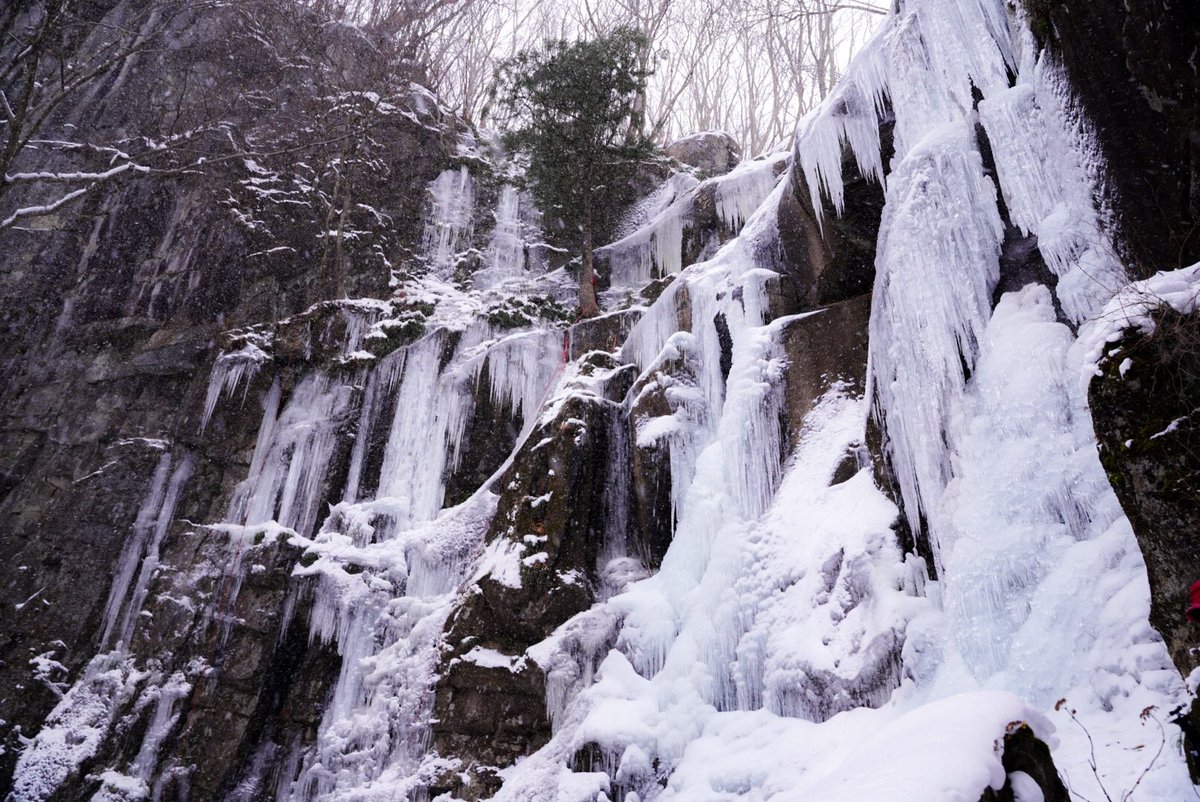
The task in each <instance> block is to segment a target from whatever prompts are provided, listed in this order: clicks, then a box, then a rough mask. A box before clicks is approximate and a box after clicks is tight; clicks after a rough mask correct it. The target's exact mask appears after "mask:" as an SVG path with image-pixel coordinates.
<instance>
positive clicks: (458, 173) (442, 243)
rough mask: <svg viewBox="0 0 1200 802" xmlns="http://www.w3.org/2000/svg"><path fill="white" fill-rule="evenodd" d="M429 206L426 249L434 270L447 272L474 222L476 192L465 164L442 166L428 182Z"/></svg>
mask: <svg viewBox="0 0 1200 802" xmlns="http://www.w3.org/2000/svg"><path fill="white" fill-rule="evenodd" d="M429 192H430V195H431V196H432V197H431V201H430V204H431V207H430V213H429V222H428V223H426V225H425V237H424V240H425V252H426V254H427V255H428V257H429V259H430V263H431V265H432V267H433V272H434V273H435V274H436V275H438V276H441V277H443V278H444V277H447V276H449V274H450V272H451V271H452V270H453V269H454V261H455V256H456V255H457V254H458V249H459V247H460V246H461V245H462V244H463V242H464V240H468V239H470V237H471V233H472V228H473V226H474V212H475V195H474V183H473V181H472V179H471V171H470V170H468V169H467V168H466V167H465V166H463V167H460V168H459V169H458V170H444V171H443V172H442V173H441V174H440V175H439V176H438V177H437V178H436V179H434V181H433V183H431V184H430V185H429Z"/></svg>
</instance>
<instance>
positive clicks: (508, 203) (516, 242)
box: [490, 184, 525, 276]
mask: <svg viewBox="0 0 1200 802" xmlns="http://www.w3.org/2000/svg"><path fill="white" fill-rule="evenodd" d="M520 211H521V194H520V192H519V191H518V190H517V188H516V187H514V186H512V185H510V184H505V185H504V188H503V189H501V190H500V203H499V205H498V206H497V207H496V228H495V230H493V232H492V244H491V248H490V251H491V260H490V264H491V267H492V269H493V270H494V271H495V272H496V274H497V275H498V276H513V275H517V274H519V273H520V272H521V271H522V270H523V269H524V267H525V240H524V237H523V236H522V233H523V232H522V231H521V215H520Z"/></svg>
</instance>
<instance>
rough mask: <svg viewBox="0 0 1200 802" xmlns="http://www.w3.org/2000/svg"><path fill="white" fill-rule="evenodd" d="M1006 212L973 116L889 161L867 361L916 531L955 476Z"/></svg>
mask: <svg viewBox="0 0 1200 802" xmlns="http://www.w3.org/2000/svg"><path fill="white" fill-rule="evenodd" d="M1002 233H1003V224H1002V223H1001V221H1000V215H999V213H998V212H997V210H996V199H995V190H994V189H993V187H992V184H991V182H989V181H988V179H987V178H986V177H985V176H984V174H983V164H982V158H981V157H980V155H979V153H978V152H977V151H976V150H975V149H974V140H973V135H972V131H971V128H970V126H969V125H968V124H967V123H965V122H964V123H962V124H960V125H957V126H947V127H945V128H943V129H940V130H939V132H938V135H937V136H930V137H927V138H926V139H925V140H923V141H922V145H921V147H920V148H918V149H916V150H914V151H913V152H912V153H910V154H909V155H908V156H907V157H906V158H905V159H904V160H903V161H902V162H901V163H900V164H899V165H898V166H897V167H896V169H895V171H894V172H893V173H892V177H891V180H890V181H889V184H888V189H887V205H886V206H885V210H884V216H883V221H882V223H881V226H880V233H879V247H878V251H877V256H876V274H877V278H876V282H875V294H874V297H873V301H872V308H871V337H870V343H871V345H870V349H871V356H870V365H871V376H872V381H873V383H874V389H875V393H876V398H877V403H878V409H879V414H880V417H881V419H882V421H883V424H884V426H885V428H886V431H887V432H888V435H889V437H890V442H889V454H890V455H891V459H892V465H893V468H894V470H895V472H896V478H897V481H898V482H899V484H900V489H901V494H902V495H903V498H904V510H905V514H906V515H907V517H908V520H909V525H910V526H912V527H913V531H920V529H921V526H922V521H921V519H922V516H930V521H929V526H930V529H931V534H932V536H933V538H932V539H933V542H934V546H935V556H936V552H937V539H938V537H939V536H940V532H939V531H938V523H937V519H936V516H934V513H935V512H936V511H937V509H938V503H939V500H940V498H941V494H942V492H943V491H944V489H945V487H946V483H947V482H948V481H949V479H950V454H951V453H952V452H953V448H954V443H953V437H954V435H953V433H952V432H951V431H950V430H949V428H948V427H949V425H950V423H949V422H950V417H951V413H952V412H953V411H954V409H955V408H956V406H957V404H958V402H959V398H960V396H961V394H962V391H963V385H964V382H965V381H966V377H965V376H964V374H963V369H964V367H965V368H966V369H967V370H971V369H973V367H974V364H975V359H976V357H977V356H978V353H979V343H980V339H981V337H982V335H983V331H984V328H985V327H986V326H987V322H988V319H989V317H990V316H991V304H992V290H993V288H994V287H995V285H996V281H997V278H998V272H999V255H1000V240H1001V236H1002Z"/></svg>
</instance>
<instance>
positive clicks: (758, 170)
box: [714, 157, 784, 234]
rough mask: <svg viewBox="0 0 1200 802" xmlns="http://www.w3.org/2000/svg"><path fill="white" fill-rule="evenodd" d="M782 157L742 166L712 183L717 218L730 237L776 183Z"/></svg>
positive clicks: (781, 165) (760, 203) (748, 217)
mask: <svg viewBox="0 0 1200 802" xmlns="http://www.w3.org/2000/svg"><path fill="white" fill-rule="evenodd" d="M783 161H784V158H783V157H776V158H770V159H762V160H759V161H753V162H744V163H743V164H740V165H738V167H737V168H735V169H734V171H733V172H731V173H729V174H728V175H724V176H721V177H720V178H717V179H714V183H715V184H716V202H717V215H718V216H719V217H720V218H721V221H722V222H723V223H724V224H725V227H726V228H728V229H729V230H730V231H732V232H733V233H735V234H736V233H737V232H738V231H740V230H741V228H742V226H743V225H744V224H745V222H746V221H747V220H749V219H750V215H752V214H754V211H755V210H756V209H758V207H759V206H761V205H762V202H763V201H765V200H766V199H767V196H768V195H770V194H771V190H772V189H774V188H775V185H776V184H777V183H778V182H779V174H778V170H780V169H782V167H783V164H782V162H783Z"/></svg>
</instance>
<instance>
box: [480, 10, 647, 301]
mask: <svg viewBox="0 0 1200 802" xmlns="http://www.w3.org/2000/svg"><path fill="white" fill-rule="evenodd" d="M646 47H647V42H646V38H645V37H644V36H643V35H642V34H641V33H640V32H638V31H635V30H633V29H630V28H618V29H617V30H615V31H613V32H612V33H611V34H608V35H607V36H603V37H600V38H597V39H591V40H586V41H576V42H568V41H565V40H557V41H548V42H546V43H545V45H544V46H543V47H541V48H537V49H532V50H523V51H521V52H520V53H518V54H517V55H516V56H513V57H512V58H510V59H508V60H507V61H505V62H503V63H502V64H501V65H500V67H499V68H498V69H497V71H496V82H495V85H494V87H493V90H492V92H493V97H494V98H495V99H496V100H497V101H498V102H499V105H500V107H501V109H502V110H503V111H505V112H506V113H507V117H508V119H507V123H508V125H509V131H508V133H506V134H505V145H506V147H508V148H509V150H511V151H513V152H516V153H520V154H523V155H524V156H525V157H526V158H527V160H528V169H527V173H526V176H527V179H528V182H529V184H530V185H531V187H532V191H533V196H534V199H535V200H536V201H537V203H538V206H539V207H540V208H541V210H542V212H543V213H544V214H546V216H547V217H548V218H550V219H554V218H557V219H558V220H560V221H561V222H562V224H563V228H562V231H561V235H560V239H562V240H564V241H563V242H562V244H564V245H567V246H572V247H575V248H577V249H578V250H579V252H580V253H581V254H582V259H583V269H582V272H581V275H580V278H579V311H580V315H581V316H583V317H591V316H594V315H596V314H598V313H599V311H600V309H599V306H598V305H597V304H596V292H595V285H594V280H593V276H594V267H593V265H594V248H595V238H596V235H597V233H599V232H603V231H607V230H609V228H610V226H611V225H612V223H613V221H614V219H615V217H616V215H617V214H618V213H619V211H620V209H621V201H622V199H623V198H624V197H625V196H626V195H627V194H628V187H629V184H630V181H631V179H632V178H633V174H634V170H635V168H636V166H637V163H638V162H639V161H640V160H642V159H645V158H646V157H647V156H649V155H650V154H651V153H652V151H653V146H652V144H651V142H650V139H649V138H648V137H647V136H646V135H645V133H644V132H643V120H642V111H641V109H642V107H643V104H642V102H641V98H642V97H643V96H644V93H645V88H646V79H647V77H649V73H647V72H646V71H644V70H643V69H641V68H640V67H639V64H640V63H641V59H639V55H641V54H642V53H641V51H642V50H644V49H645V48H646Z"/></svg>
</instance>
